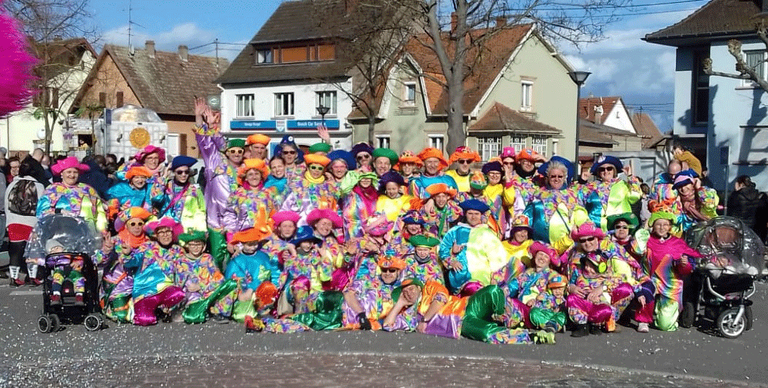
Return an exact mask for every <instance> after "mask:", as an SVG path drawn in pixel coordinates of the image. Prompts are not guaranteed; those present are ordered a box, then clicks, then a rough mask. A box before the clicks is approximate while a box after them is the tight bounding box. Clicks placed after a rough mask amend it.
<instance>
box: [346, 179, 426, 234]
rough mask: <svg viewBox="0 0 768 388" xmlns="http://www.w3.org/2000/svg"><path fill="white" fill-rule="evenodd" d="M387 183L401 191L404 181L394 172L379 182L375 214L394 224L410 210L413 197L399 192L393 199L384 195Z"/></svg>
mask: <svg viewBox="0 0 768 388" xmlns="http://www.w3.org/2000/svg"><path fill="white" fill-rule="evenodd" d="M347 174H349V173H347ZM388 183H394V184H397V186H398V187H399V188H401V189H402V187H404V186H405V180H404V179H403V177H402V176H401V175H400V174H398V173H397V172H395V171H389V172H387V173H386V174H384V175H382V176H381V179H380V180H379V197H378V199H377V200H376V212H377V213H380V214H385V215H386V216H387V219H388V220H389V221H391V222H395V221H397V218H398V217H400V215H402V214H404V213H406V212H407V211H409V210H411V203H412V199H413V197H411V196H410V195H408V194H401V193H400V190H398V194H397V195H396V196H395V197H394V198H392V197H390V196H388V195H386V194H385V191H386V187H387V184H388Z"/></svg>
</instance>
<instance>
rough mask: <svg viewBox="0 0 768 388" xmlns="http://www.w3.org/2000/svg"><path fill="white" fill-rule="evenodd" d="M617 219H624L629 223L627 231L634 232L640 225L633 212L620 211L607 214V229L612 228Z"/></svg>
mask: <svg viewBox="0 0 768 388" xmlns="http://www.w3.org/2000/svg"><path fill="white" fill-rule="evenodd" d="M617 221H624V222H626V223H627V224H628V225H629V231H630V232H634V231H635V229H637V227H638V226H640V220H638V219H637V216H636V215H635V214H634V213H621V214H614V215H612V216H608V217H607V219H606V222H607V225H608V229H613V227H614V225H615V224H616V222H617Z"/></svg>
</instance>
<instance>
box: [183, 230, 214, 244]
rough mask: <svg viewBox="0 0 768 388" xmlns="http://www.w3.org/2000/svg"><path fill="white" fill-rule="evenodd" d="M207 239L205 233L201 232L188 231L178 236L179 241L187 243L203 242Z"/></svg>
mask: <svg viewBox="0 0 768 388" xmlns="http://www.w3.org/2000/svg"><path fill="white" fill-rule="evenodd" d="M207 239H208V236H207V235H206V233H205V231H202V230H190V231H189V232H185V233H182V234H180V235H179V241H183V242H185V243H188V242H190V241H202V242H205V241H206V240H207Z"/></svg>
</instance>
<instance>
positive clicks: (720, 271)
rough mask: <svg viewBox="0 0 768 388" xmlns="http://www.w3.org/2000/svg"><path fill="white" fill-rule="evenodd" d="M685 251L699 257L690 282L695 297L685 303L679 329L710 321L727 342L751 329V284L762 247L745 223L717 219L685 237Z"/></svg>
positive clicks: (760, 262)
mask: <svg viewBox="0 0 768 388" xmlns="http://www.w3.org/2000/svg"><path fill="white" fill-rule="evenodd" d="M685 241H686V243H688V245H689V246H690V247H692V248H694V249H696V250H698V251H699V252H701V254H702V255H703V256H704V258H702V259H701V260H699V262H698V263H697V267H696V271H695V272H694V273H693V274H692V279H691V280H692V281H693V284H694V285H695V288H696V289H697V290H698V296H697V297H695V298H690V300H689V301H686V303H685V308H684V310H683V317H682V323H683V325H692V324H694V323H696V319H697V318H699V319H707V320H709V321H712V322H713V323H714V325H715V327H716V328H717V331H718V332H720V334H721V335H723V336H724V337H726V338H736V337H738V336H740V335H741V334H742V333H744V331H746V330H750V329H751V328H752V301H751V300H749V298H750V297H751V296H752V295H753V294H754V293H755V285H754V283H755V280H757V278H758V277H759V276H760V275H761V274H762V271H763V268H764V267H765V262H764V259H763V253H764V251H765V247H764V246H763V243H762V242H761V241H760V239H759V238H758V236H757V234H755V232H753V231H752V229H750V228H749V227H747V226H746V225H745V224H744V222H742V221H741V220H739V219H736V218H732V217H717V218H714V219H712V220H709V221H706V222H702V223H699V224H697V225H696V226H694V227H692V228H691V229H689V230H688V231H687V232H686V235H685Z"/></svg>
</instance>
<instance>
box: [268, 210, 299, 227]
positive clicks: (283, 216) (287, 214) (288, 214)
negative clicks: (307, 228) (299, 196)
mask: <svg viewBox="0 0 768 388" xmlns="http://www.w3.org/2000/svg"><path fill="white" fill-rule="evenodd" d="M300 218H301V216H300V215H299V213H296V212H294V211H290V210H283V211H279V212H277V213H275V214H273V215H272V221H274V222H275V227H278V226H280V224H282V223H283V222H284V221H291V222H293V223H294V224H297V223H298V222H299V219H300Z"/></svg>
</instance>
